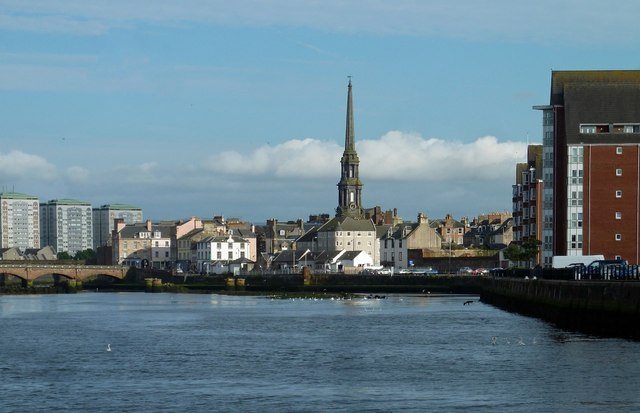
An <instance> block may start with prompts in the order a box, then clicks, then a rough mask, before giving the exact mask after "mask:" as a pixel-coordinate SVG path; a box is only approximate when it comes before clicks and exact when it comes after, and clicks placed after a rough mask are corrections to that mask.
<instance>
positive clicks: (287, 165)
mask: <svg viewBox="0 0 640 413" xmlns="http://www.w3.org/2000/svg"><path fill="white" fill-rule="evenodd" d="M340 151H341V148H340V147H339V146H338V145H336V144H335V143H334V142H323V141H320V140H317V139H302V140H299V139H293V140H290V141H287V142H284V143H282V144H279V145H276V146H262V147H259V148H257V149H255V150H254V151H253V152H251V153H249V154H246V155H243V154H241V153H239V152H237V151H226V152H221V153H219V154H216V155H213V156H211V157H209V159H207V161H206V162H205V164H204V165H203V166H204V168H205V169H207V170H210V171H212V172H216V173H221V174H226V175H243V176H264V175H267V176H271V177H278V178H284V177H288V178H314V177H315V178H317V177H326V176H330V175H334V174H335V165H336V162H337V160H338V159H340V155H341V153H340ZM330 165H333V166H334V168H331V167H330Z"/></svg>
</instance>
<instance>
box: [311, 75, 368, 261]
mask: <svg viewBox="0 0 640 413" xmlns="http://www.w3.org/2000/svg"><path fill="white" fill-rule="evenodd" d="M362 186H363V184H362V181H361V180H360V159H359V158H358V153H357V152H356V145H355V129H354V119H353V97H352V85H351V80H349V85H348V90H347V119H346V131H345V142H344V152H343V155H342V158H341V160H340V181H339V182H338V207H337V208H336V216H335V217H334V218H332V219H331V220H329V221H328V222H326V223H325V224H323V225H321V226H320V227H318V228H317V229H315V228H314V229H313V230H312V231H309V234H308V236H307V235H305V236H303V238H302V237H301V238H302V239H300V241H301V242H302V243H303V244H304V246H305V247H307V248H309V249H310V250H311V251H314V252H320V251H340V250H346V251H364V252H366V253H367V254H369V256H370V257H371V259H372V261H373V262H374V264H375V265H379V264H380V239H379V238H378V237H377V229H376V226H375V224H374V223H373V221H372V220H371V219H370V218H369V219H367V218H366V217H365V213H364V211H365V209H364V208H363V206H362Z"/></svg>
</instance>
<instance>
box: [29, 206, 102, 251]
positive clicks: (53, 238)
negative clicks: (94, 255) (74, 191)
mask: <svg viewBox="0 0 640 413" xmlns="http://www.w3.org/2000/svg"><path fill="white" fill-rule="evenodd" d="M40 245H43V246H46V245H50V246H51V247H53V249H54V250H55V251H57V252H58V253H60V252H67V253H69V254H70V255H75V254H76V253H77V252H79V251H84V250H87V249H92V248H93V216H92V211H91V204H90V203H88V202H84V201H78V200H76V199H53V200H51V201H48V202H44V203H41V204H40Z"/></svg>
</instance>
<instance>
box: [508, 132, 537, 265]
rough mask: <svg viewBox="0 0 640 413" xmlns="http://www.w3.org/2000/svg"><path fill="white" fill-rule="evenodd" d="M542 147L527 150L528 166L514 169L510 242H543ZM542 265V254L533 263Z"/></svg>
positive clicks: (526, 164)
mask: <svg viewBox="0 0 640 413" xmlns="http://www.w3.org/2000/svg"><path fill="white" fill-rule="evenodd" d="M541 174H542V145H529V146H528V147H527V162H525V163H519V164H517V165H516V183H515V184H514V185H513V242H514V243H516V244H522V243H523V242H525V241H528V240H530V239H534V240H540V241H541V240H542V222H543V220H542V210H543V207H542V200H543V194H542V189H543V182H542V179H541V178H540V175H541ZM535 264H542V250H540V253H538V256H537V257H536V259H535Z"/></svg>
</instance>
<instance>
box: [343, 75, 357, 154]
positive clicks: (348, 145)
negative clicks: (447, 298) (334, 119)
mask: <svg viewBox="0 0 640 413" xmlns="http://www.w3.org/2000/svg"><path fill="white" fill-rule="evenodd" d="M347 77H348V78H349V87H348V91H347V128H346V129H347V130H346V134H345V135H346V136H345V140H344V149H345V150H352V151H355V149H356V145H355V131H354V127H353V99H352V97H351V75H349V76H347Z"/></svg>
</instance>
